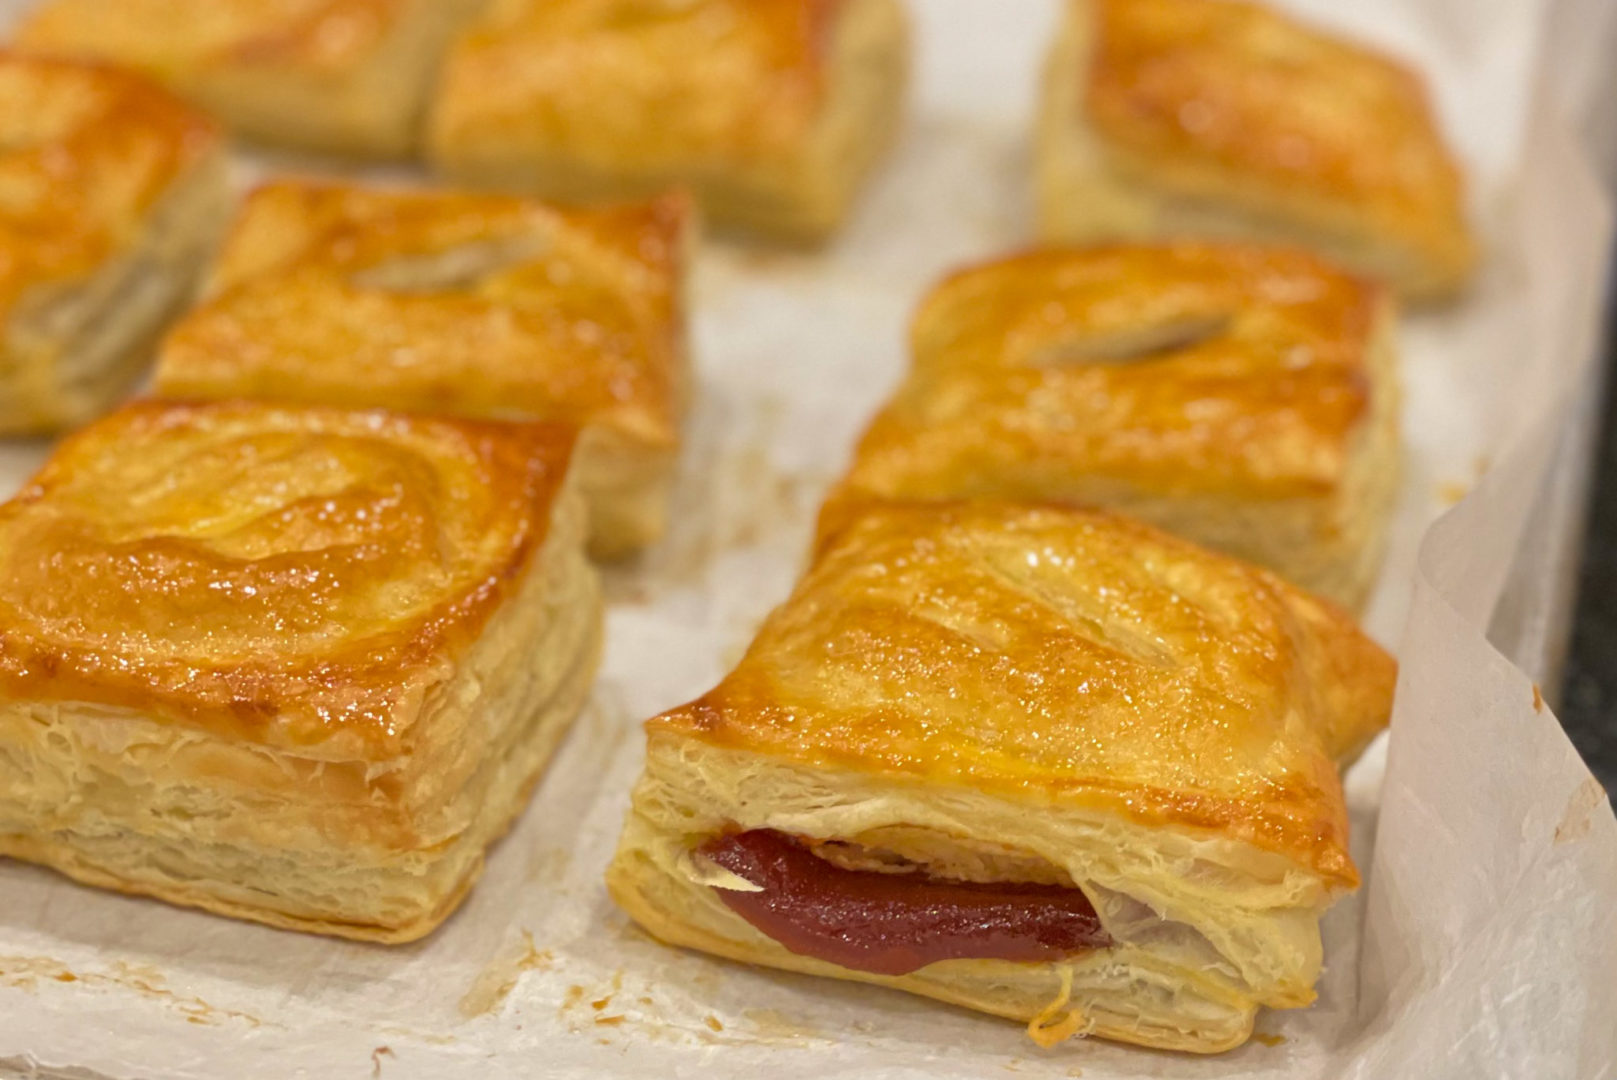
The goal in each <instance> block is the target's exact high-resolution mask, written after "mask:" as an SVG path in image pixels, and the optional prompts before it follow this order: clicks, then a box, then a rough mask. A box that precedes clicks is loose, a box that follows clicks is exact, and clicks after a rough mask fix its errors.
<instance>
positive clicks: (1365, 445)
mask: <svg viewBox="0 0 1617 1080" xmlns="http://www.w3.org/2000/svg"><path fill="white" fill-rule="evenodd" d="M1394 321H1395V316H1394V311H1393V305H1392V302H1391V300H1390V299H1389V298H1388V296H1387V295H1386V293H1385V292H1384V291H1383V290H1382V289H1380V288H1379V287H1377V286H1374V285H1370V284H1368V283H1366V282H1364V281H1362V280H1360V279H1358V278H1355V277H1352V276H1350V275H1347V274H1344V273H1342V272H1340V271H1338V270H1336V269H1334V268H1332V267H1331V266H1329V265H1327V264H1326V263H1323V262H1321V261H1320V260H1319V259H1317V258H1315V257H1314V256H1312V255H1309V254H1307V253H1304V252H1300V251H1294V250H1289V249H1276V248H1261V247H1252V246H1241V245H1208V244H1196V243H1183V244H1177V245H1172V246H1164V247H1146V246H1141V247H1101V248H1091V249H1054V250H1047V251H1039V252H1033V253H1029V254H1025V255H1020V256H1016V257H1012V258H1008V259H1004V260H1002V261H999V262H994V263H988V264H985V265H983V266H979V267H974V268H972V269H968V270H965V271H963V272H961V273H958V274H955V275H954V276H953V277H950V278H948V279H946V280H945V281H944V282H943V283H942V284H941V285H939V286H938V287H937V288H936V289H935V290H934V291H933V292H932V294H931V295H930V296H929V297H928V298H927V299H926V300H925V301H924V302H923V303H922V305H921V308H920V311H919V312H918V313H917V315H916V317H915V321H914V325H913V328H912V349H913V352H914V361H913V367H912V369H911V372H910V374H909V377H908V379H907V380H906V381H905V382H904V383H903V384H902V385H901V386H900V388H899V390H898V391H897V393H896V394H895V396H894V397H893V399H892V401H891V402H890V403H889V404H888V405H887V406H886V407H885V408H884V409H883V410H882V411H881V413H880V414H878V416H877V417H876V419H875V420H874V421H873V422H872V424H871V426H870V428H869V429H868V430H867V431H866V433H865V435H864V438H863V439H862V440H861V442H860V444H859V448H858V451H857V453H856V454H855V457H854V461H853V464H852V466H851V467H850V469H849V471H848V475H847V476H846V478H845V479H844V480H843V482H842V483H841V485H840V486H839V487H838V488H837V489H836V490H835V491H834V492H833V494H832V496H831V498H830V499H829V500H828V502H827V505H826V507H825V509H824V511H822V523H823V524H824V525H825V526H826V527H832V526H834V525H835V523H836V521H837V520H838V519H839V517H841V516H842V515H844V514H845V513H846V512H847V510H848V508H849V507H850V506H857V505H858V504H860V503H864V502H869V501H871V500H881V499H940V498H957V497H973V498H975V497H984V496H1000V497H1007V498H1032V499H1040V500H1056V501H1061V502H1072V503H1088V504H1094V505H1101V506H1108V507H1111V508H1113V509H1117V510H1121V511H1124V512H1126V513H1128V514H1130V515H1132V516H1134V517H1138V518H1141V519H1144V520H1146V521H1148V522H1151V523H1153V524H1155V525H1158V526H1160V527H1163V528H1166V529H1170V530H1172V531H1174V532H1177V533H1179V534H1181V535H1183V536H1186V537H1189V538H1191V539H1192V540H1195V541H1197V542H1198V543H1201V544H1204V545H1207V546H1210V547H1213V548H1216V549H1219V550H1222V551H1224V552H1226V553H1229V554H1233V555H1237V556H1239V557H1241V558H1244V559H1249V560H1252V561H1254V562H1258V563H1261V564H1263V565H1265V566H1268V567H1270V568H1271V569H1274V570H1277V571H1279V572H1280V573H1281V574H1282V575H1284V576H1285V577H1287V578H1289V579H1290V580H1292V581H1293V582H1296V583H1297V584H1299V585H1302V586H1303V587H1305V588H1307V589H1310V590H1312V591H1314V592H1317V593H1319V594H1321V595H1323V596H1326V597H1329V598H1331V599H1334V600H1336V601H1337V602H1339V603H1342V604H1344V605H1346V606H1349V607H1357V606H1359V605H1360V604H1362V603H1363V601H1364V599H1365V597H1366V596H1367V595H1368V593H1369V591H1370V589H1371V587H1372V586H1373V584H1374V582H1375V577H1376V571H1377V569H1378V568H1379V566H1380V562H1381V553H1382V548H1383V543H1382V541H1383V538H1384V536H1385V532H1386V524H1387V520H1388V518H1389V516H1390V515H1391V511H1392V508H1393V505H1394V502H1395V501H1396V495H1397V490H1398V482H1399V461H1400V456H1401V455H1400V450H1399V446H1400V444H1399V385H1398V383H1399V379H1398V371H1397V358H1396V348H1395V344H1394Z"/></svg>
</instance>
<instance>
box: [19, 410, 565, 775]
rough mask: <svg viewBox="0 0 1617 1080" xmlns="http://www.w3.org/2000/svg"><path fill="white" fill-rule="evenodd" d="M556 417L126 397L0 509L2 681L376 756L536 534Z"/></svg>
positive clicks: (519, 566) (541, 529) (560, 469)
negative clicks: (507, 420)
mask: <svg viewBox="0 0 1617 1080" xmlns="http://www.w3.org/2000/svg"><path fill="white" fill-rule="evenodd" d="M573 442H574V433H573V431H572V429H570V428H563V427H559V426H548V425H537V424H530V425H515V424H491V423H477V422H472V421H450V420H434V419H426V418H406V417H400V416H396V415H389V414H385V413H379V412H370V413H362V412H345V411H340V410H334V409H309V410H289V409H281V408H276V407H273V406H266V405H257V404H245V403H223V404H218V405H202V406H193V405H165V404H159V403H151V402H147V403H137V404H134V405H131V406H127V407H125V408H124V409H122V410H120V411H119V412H117V413H114V414H113V415H111V416H109V417H107V418H105V419H103V420H101V421H99V422H97V423H95V424H93V425H91V426H90V427H89V428H86V429H85V430H83V431H81V432H80V433H78V434H76V435H74V436H72V437H70V438H69V439H67V440H66V441H65V442H64V443H62V445H61V446H60V447H59V448H58V449H57V450H56V452H55V453H54V454H53V455H52V457H51V459H50V460H49V461H48V462H47V463H46V465H45V467H44V468H43V469H42V470H41V471H40V473H39V474H38V475H37V476H35V477H34V479H33V480H32V481H31V482H30V483H29V484H28V485H27V486H26V487H25V488H24V489H23V490H22V491H21V493H19V494H18V495H17V496H16V497H15V498H14V499H12V500H11V501H10V502H8V503H6V504H5V505H4V506H0V693H4V695H6V696H7V697H11V698H27V699H45V700H52V699H55V700H74V701H88V702H96V703H104V704H107V705H114V706H126V707H131V708H138V709H142V710H147V711H150V712H152V713H154V714H156V715H157V716H159V717H163V718H167V719H169V720H172V721H176V722H181V723H187V724H192V725H195V726H199V727H204V728H209V729H215V730H222V731H227V732H231V733H234V734H236V735H237V736H238V737H240V738H242V739H244V740H247V741H258V742H262V743H264V744H266V745H271V746H291V745H299V746H306V745H310V744H316V743H328V742H329V743H331V744H332V745H333V746H334V747H341V748H343V749H345V750H346V751H347V752H350V753H354V754H356V755H357V754H363V753H367V752H370V753H376V754H386V753H390V752H393V751H395V750H396V749H397V748H398V746H399V745H400V741H401V740H402V739H403V738H405V737H406V736H407V734H408V731H409V726H410V724H411V722H412V720H413V718H414V717H415V715H416V714H417V712H418V711H419V708H420V704H421V700H422V696H423V695H424V694H425V693H426V692H427V691H428V690H429V689H430V688H431V687H432V686H433V685H435V684H436V683H437V682H439V681H441V679H442V678H443V677H444V674H445V673H446V671H447V669H448V665H449V664H450V662H451V661H452V660H453V658H454V656H455V655H456V654H457V653H458V651H459V650H460V649H461V648H463V647H464V646H465V645H466V644H467V643H468V642H470V641H471V640H472V639H474V638H475V637H476V635H477V634H478V633H479V631H480V630H481V628H482V626H483V624H484V622H485V621H486V619H487V618H488V616H489V614H490V613H491V612H492V611H493V610H494V609H495V607H496V606H497V605H498V604H499V602H500V601H501V600H502V599H503V597H504V596H505V594H506V592H507V590H509V589H510V588H511V587H513V585H514V583H515V579H516V578H517V576H518V575H519V574H520V572H521V571H522V570H523V568H524V567H525V566H526V564H527V561H528V559H529V558H530V556H531V555H532V553H533V552H534V551H535V550H537V548H538V547H539V545H540V543H541V542H542V541H543V539H544V536H545V533H546V530H547V528H548V525H549V519H550V511H551V504H552V501H553V499H554V498H555V496H556V494H557V491H558V489H559V487H560V485H561V483H562V481H563V479H564V478H565V476H566V473H567V468H568V462H569V459H570V456H571V453H572V447H573Z"/></svg>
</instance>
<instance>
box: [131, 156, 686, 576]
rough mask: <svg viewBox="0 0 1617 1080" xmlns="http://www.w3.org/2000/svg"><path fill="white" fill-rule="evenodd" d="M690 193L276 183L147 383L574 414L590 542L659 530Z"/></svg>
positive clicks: (633, 542)
mask: <svg viewBox="0 0 1617 1080" xmlns="http://www.w3.org/2000/svg"><path fill="white" fill-rule="evenodd" d="M691 229H692V219H691V215H690V212H689V207H688V205H687V201H686V200H685V199H684V198H683V197H680V196H668V197H664V198H661V199H657V200H653V201H651V202H648V203H643V204H637V205H631V206H622V207H615V208H607V209H599V210H577V211H567V210H561V209H558V208H556V207H552V206H546V205H543V204H541V203H536V202H529V201H525V200H521V199H514V198H505V197H502V196H489V195H459V194H449V193H443V192H427V191H406V190H383V189H376V188H364V187H353V186H344V185H329V184H317V183H305V182H299V181H286V182H279V183H272V184H269V185H267V186H265V187H262V188H260V189H258V190H257V191H255V192H253V193H252V194H251V195H250V196H249V197H248V199H247V202H246V205H245V206H244V208H243V209H242V212H241V215H240V217H239V218H238V220H237V222H236V224H235V227H234V229H233V231H232V233H231V235H230V238H229V239H228V241H227V242H226V245H225V250H224V252H223V254H222V255H221V257H220V260H219V263H218V265H217V267H216V268H215V271H214V273H213V277H212V281H211V283H210V288H209V291H210V296H209V298H208V300H207V301H206V302H205V303H203V304H202V305H201V306H200V307H198V308H197V309H196V310H195V311H193V312H192V313H191V314H190V315H188V316H187V317H186V318H185V319H183V320H181V321H180V322H179V323H178V324H177V325H176V326H175V327H174V329H173V331H172V332H171V333H170V334H169V336H168V337H167V338H166V339H165V341H164V342H163V345H162V349H161V352H160V355H159V361H158V370H157V386H158V390H159V392H160V393H162V394H164V395H167V396H170V397H179V398H225V397H252V398H264V399H272V400H280V401H303V402H315V403H319V402H324V403H328V404H340V405H351V406H366V405H375V406H382V407H385V408H392V409H397V410H403V411H412V412H434V413H448V414H458V415H466V416H473V417H489V418H507V419H509V418H539V419H550V420H562V421H567V422H570V423H574V424H578V425H588V428H589V430H588V431H587V432H586V434H585V437H584V442H583V446H582V447H581V449H580V459H581V460H580V471H581V473H582V475H581V477H580V484H581V486H582V488H583V490H584V493H585V496H586V498H587V500H588V502H589V504H590V515H591V521H592V528H591V535H592V540H591V543H592V546H593V548H594V550H595V551H596V553H597V554H599V555H605V556H614V555H622V554H625V553H627V552H629V551H632V550H634V549H635V548H637V547H639V546H641V545H643V544H645V543H647V542H649V541H651V540H653V539H655V538H656V537H657V536H658V535H659V534H660V533H661V532H662V529H663V525H664V519H665V517H666V507H665V504H666V501H667V498H666V492H667V488H668V486H669V484H670V482H671V478H672V475H673V470H674V463H675V457H676V454H677V452H678V448H679V429H680V420H681V416H682V414H683V411H684V401H685V396H686V389H685V384H686V381H687V375H686V359H685V344H684V339H685V326H684V322H685V320H684V314H683V289H684V277H685V262H686V257H687V251H688V248H689V247H690V246H691V237H690V233H691Z"/></svg>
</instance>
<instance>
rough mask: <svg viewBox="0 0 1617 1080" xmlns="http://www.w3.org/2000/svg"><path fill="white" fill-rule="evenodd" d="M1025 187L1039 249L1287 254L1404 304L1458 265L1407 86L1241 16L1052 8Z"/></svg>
mask: <svg viewBox="0 0 1617 1080" xmlns="http://www.w3.org/2000/svg"><path fill="white" fill-rule="evenodd" d="M1036 172H1037V176H1036V185H1037V195H1038V203H1039V218H1040V228H1041V232H1042V234H1043V236H1044V237H1045V238H1046V239H1047V240H1051V241H1058V242H1083V243H1090V242H1096V241H1101V240H1124V239H1126V240H1149V239H1173V238H1180V237H1191V236H1205V237H1219V236H1228V237H1245V238H1251V239H1257V240H1265V241H1279V242H1286V243H1298V244H1302V245H1305V246H1310V247H1313V248H1315V249H1317V250H1319V251H1321V252H1323V253H1325V254H1327V255H1329V256H1331V257H1332V258H1334V259H1336V260H1338V261H1339V262H1341V263H1343V264H1344V265H1346V266H1350V267H1353V268H1355V269H1357V270H1359V271H1361V272H1364V273H1367V274H1370V275H1372V276H1374V277H1377V278H1381V279H1383V280H1386V281H1388V282H1390V283H1391V284H1393V285H1394V286H1395V287H1396V288H1397V289H1398V290H1399V291H1400V292H1401V293H1402V294H1404V295H1405V296H1407V297H1410V298H1412V299H1420V300H1433V299H1440V298H1443V297H1447V296H1449V295H1452V294H1453V293H1455V292H1457V291H1458V290H1459V289H1460V288H1461V287H1462V286H1463V285H1464V283H1465V281H1466V280H1467V278H1468V277H1469V276H1470V273H1471V270H1472V268H1473V266H1474V264H1475V262H1476V244H1475V241H1474V239H1473V237H1472V235H1471V233H1470V230H1469V228H1468V226H1467V224H1466V207H1465V195H1464V184H1463V178H1462V175H1461V172H1460V169H1459V166H1458V165H1457V164H1456V163H1455V161H1454V158H1453V156H1452V155H1451V153H1450V151H1449V150H1448V148H1447V147H1446V146H1445V144H1444V141H1443V138H1442V135H1441V132H1440V131H1439V130H1438V127H1437V122H1436V120H1435V118H1434V116H1433V113H1432V108H1431V105H1430V103H1429V101H1428V100H1427V95H1426V91H1425V88H1424V86H1423V85H1422V83H1421V80H1420V79H1419V77H1418V76H1417V75H1415V74H1413V73H1411V72H1410V71H1409V70H1408V69H1406V68H1405V67H1403V66H1402V65H1400V64H1399V63H1397V62H1396V61H1394V60H1391V59H1389V58H1387V57H1385V56H1382V55H1380V54H1379V53H1376V52H1374V51H1372V50H1370V49H1368V48H1366V47H1364V46H1361V45H1356V44H1351V43H1348V42H1345V41H1342V40H1339V39H1337V38H1334V37H1331V36H1329V35H1327V34H1325V33H1322V32H1319V31H1316V30H1314V29H1311V28H1309V27H1307V26H1304V25H1302V24H1299V23H1297V22H1294V21H1293V20H1291V19H1289V18H1287V17H1285V16H1283V15H1281V14H1278V13H1276V12H1274V11H1272V10H1271V9H1269V8H1268V7H1266V6H1264V5H1262V4H1258V3H1250V2H1247V0H1067V4H1066V15H1065V18H1064V22H1063V26H1062V29H1061V32H1060V37H1059V39H1058V41H1057V42H1056V45H1055V47H1054V50H1053V52H1052V54H1051V57H1050V59H1049V62H1048V65H1047V69H1046V74H1045V89H1044V99H1043V104H1042V106H1041V116H1040V120H1039V131H1038V143H1037V166H1036Z"/></svg>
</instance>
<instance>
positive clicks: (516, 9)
mask: <svg viewBox="0 0 1617 1080" xmlns="http://www.w3.org/2000/svg"><path fill="white" fill-rule="evenodd" d="M842 2H843V0H495V2H494V3H493V4H492V5H491V6H490V8H489V9H488V11H487V13H486V14H485V15H484V16H483V18H482V19H481V21H480V22H479V23H478V24H477V25H476V26H474V28H473V29H472V30H471V32H470V33H469V34H467V35H466V36H465V37H464V38H463V39H462V41H461V42H460V44H459V45H457V46H456V48H455V49H454V50H453V52H452V53H451V55H450V59H449V61H448V62H447V64H446V67H445V73H444V78H443V82H442V86H441V88H440V91H439V110H440V111H439V114H438V116H437V118H436V119H435V121H434V124H435V127H436V129H437V131H438V134H439V137H440V138H441V139H442V140H443V141H445V142H458V141H463V140H470V141H473V142H483V141H488V142H490V143H493V142H496V141H497V140H498V137H499V134H500V133H501V132H512V133H516V132H520V134H521V139H522V141H523V142H524V143H533V142H537V143H538V144H540V145H542V146H544V147H546V148H547V149H549V150H553V151H555V152H557V153H562V154H565V155H567V156H568V157H569V158H571V159H574V160H577V161H581V162H585V163H590V164H594V165H598V166H601V167H603V168H607V169H613V168H626V167H633V166H635V165H637V164H645V163H657V162H663V161H668V160H673V159H680V158H683V157H687V156H689V157H697V158H704V159H717V160H720V161H736V160H740V161H750V160H753V159H757V160H761V161H766V162H767V161H772V160H775V159H778V158H779V157H780V155H781V154H782V153H785V152H787V151H790V150H791V149H792V148H793V147H794V146H796V145H797V144H798V143H799V142H800V141H801V140H802V139H803V138H804V137H805V135H806V133H807V131H808V129H809V128H810V126H811V125H812V124H813V122H814V120H815V118H816V116H817V114H818V111H819V109H820V107H821V105H822V104H823V99H824V95H825V86H826V78H825V70H824V62H825V58H826V51H827V49H828V46H829V42H830V37H831V31H832V28H833V26H834V21H835V19H836V17H837V14H838V9H839V8H840V7H841V5H842ZM696 57H699V58H700V62H692V58H696Z"/></svg>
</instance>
